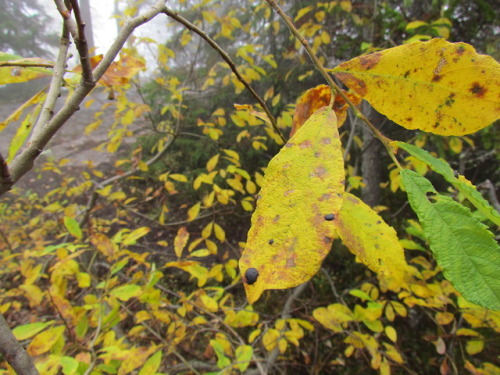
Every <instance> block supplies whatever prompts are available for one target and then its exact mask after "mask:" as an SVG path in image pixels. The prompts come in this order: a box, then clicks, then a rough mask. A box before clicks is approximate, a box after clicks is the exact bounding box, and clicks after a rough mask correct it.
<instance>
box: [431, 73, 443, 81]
mask: <svg viewBox="0 0 500 375" xmlns="http://www.w3.org/2000/svg"><path fill="white" fill-rule="evenodd" d="M441 78H443V76H442V75H439V74H434V76H433V77H432V82H439V81H440V80H441Z"/></svg>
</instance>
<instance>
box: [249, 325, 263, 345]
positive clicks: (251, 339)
mask: <svg viewBox="0 0 500 375" xmlns="http://www.w3.org/2000/svg"><path fill="white" fill-rule="evenodd" d="M261 332H262V330H261V329H260V328H259V329H256V330H254V331H252V332H251V333H250V335H249V336H248V342H249V343H250V344H251V343H252V342H254V341H255V339H256V338H257V337H258V336H259V335H260V333H261Z"/></svg>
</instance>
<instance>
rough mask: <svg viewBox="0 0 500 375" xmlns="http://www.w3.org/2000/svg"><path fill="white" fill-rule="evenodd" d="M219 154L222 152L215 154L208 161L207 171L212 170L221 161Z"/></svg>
mask: <svg viewBox="0 0 500 375" xmlns="http://www.w3.org/2000/svg"><path fill="white" fill-rule="evenodd" d="M219 156H220V154H217V155H214V156H212V157H211V158H210V160H209V161H208V162H207V171H208V172H212V171H213V170H214V168H215V166H216V165H217V163H218V162H219Z"/></svg>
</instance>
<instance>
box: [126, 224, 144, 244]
mask: <svg viewBox="0 0 500 375" xmlns="http://www.w3.org/2000/svg"><path fill="white" fill-rule="evenodd" d="M150 231H151V228H149V227H141V228H137V229H136V230H134V231H132V232H130V233H129V234H127V235H126V236H125V239H124V240H123V241H122V244H123V245H125V246H127V245H135V243H136V242H137V240H138V239H139V238H141V237H144V236H145V235H146V234H148V233H149V232H150Z"/></svg>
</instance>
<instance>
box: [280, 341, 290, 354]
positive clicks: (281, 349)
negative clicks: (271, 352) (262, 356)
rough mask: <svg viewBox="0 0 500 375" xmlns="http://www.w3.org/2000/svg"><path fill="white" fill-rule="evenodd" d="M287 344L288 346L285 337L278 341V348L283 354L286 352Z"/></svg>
mask: <svg viewBox="0 0 500 375" xmlns="http://www.w3.org/2000/svg"><path fill="white" fill-rule="evenodd" d="M287 346H288V342H287V341H286V340H285V339H280V340H279V341H278V348H279V350H280V353H281V354H283V353H284V352H286V348H287Z"/></svg>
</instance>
